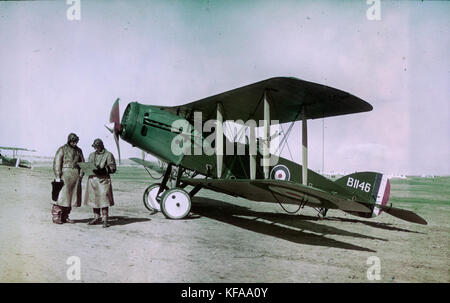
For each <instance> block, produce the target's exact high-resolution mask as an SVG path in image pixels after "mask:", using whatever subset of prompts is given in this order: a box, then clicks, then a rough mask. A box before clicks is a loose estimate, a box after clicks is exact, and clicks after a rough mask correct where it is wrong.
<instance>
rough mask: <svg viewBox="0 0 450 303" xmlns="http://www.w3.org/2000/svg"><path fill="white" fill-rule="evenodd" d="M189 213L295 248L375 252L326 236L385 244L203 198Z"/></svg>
mask: <svg viewBox="0 0 450 303" xmlns="http://www.w3.org/2000/svg"><path fill="white" fill-rule="evenodd" d="M191 211H192V213H194V214H196V215H201V216H203V217H207V218H210V219H214V220H217V221H220V222H224V223H227V224H231V225H234V226H237V227H240V228H244V229H247V230H250V231H253V232H257V233H260V234H265V235H268V236H272V237H276V238H279V239H284V240H287V241H290V242H294V243H298V244H306V245H315V246H326V247H335V248H342V249H349V250H357V251H367V252H376V251H374V250H372V249H369V248H365V247H361V246H358V245H354V244H350V243H345V242H342V241H338V240H334V239H330V238H327V237H326V235H338V236H347V237H353V238H362V239H370V240H379V241H387V240H386V239H381V238H376V237H372V236H368V235H363V234H358V233H354V232H349V231H346V230H342V229H338V228H335V227H330V226H326V225H323V224H318V223H315V222H314V221H318V220H319V219H318V218H317V217H314V216H303V215H292V214H279V213H269V212H259V211H253V210H251V209H249V208H247V207H242V206H237V205H234V204H231V203H227V202H223V201H218V200H214V199H210V198H205V197H195V198H194V199H193V203H192V208H191Z"/></svg>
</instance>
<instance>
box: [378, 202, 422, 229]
mask: <svg viewBox="0 0 450 303" xmlns="http://www.w3.org/2000/svg"><path fill="white" fill-rule="evenodd" d="M375 207H378V208H381V209H382V210H383V211H384V212H386V213H388V214H390V215H391V216H394V217H397V218H399V219H402V220H405V221H408V222H412V223H417V224H422V225H427V224H428V223H427V221H425V220H424V219H423V218H422V217H420V216H419V215H417V214H415V213H413V212H412V211H409V210H406V209H400V208H395V207H390V206H386V205H375Z"/></svg>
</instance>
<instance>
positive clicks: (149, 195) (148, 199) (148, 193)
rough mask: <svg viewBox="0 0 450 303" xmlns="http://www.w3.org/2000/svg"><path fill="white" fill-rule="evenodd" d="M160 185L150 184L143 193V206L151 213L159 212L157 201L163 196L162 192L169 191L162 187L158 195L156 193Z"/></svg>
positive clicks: (159, 207)
mask: <svg viewBox="0 0 450 303" xmlns="http://www.w3.org/2000/svg"><path fill="white" fill-rule="evenodd" d="M161 185H162V183H155V184H152V185H150V186H149V187H147V188H146V189H145V192H144V196H143V201H144V206H145V208H147V209H148V210H149V211H151V212H152V213H156V212H158V211H161V205H160V204H159V200H160V199H161V196H162V195H163V194H164V192H165V191H166V190H168V189H169V188H168V187H167V186H164V187H163V190H162V192H161V193H160V194H159V195H158V191H159V189H160V188H161Z"/></svg>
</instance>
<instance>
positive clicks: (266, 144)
mask: <svg viewBox="0 0 450 303" xmlns="http://www.w3.org/2000/svg"><path fill="white" fill-rule="evenodd" d="M263 136H264V138H263V148H264V152H263V163H264V179H269V168H270V167H269V159H270V104H269V100H268V98H267V90H266V91H264V133H263Z"/></svg>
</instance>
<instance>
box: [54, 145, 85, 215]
mask: <svg viewBox="0 0 450 303" xmlns="http://www.w3.org/2000/svg"><path fill="white" fill-rule="evenodd" d="M78 162H84V156H83V152H82V151H81V149H80V148H79V147H78V146H76V147H72V146H70V145H69V144H64V145H63V146H61V147H60V148H58V150H57V151H56V154H55V158H54V159H53V172H54V174H55V178H61V179H62V180H63V181H64V186H63V187H62V189H61V191H60V192H59V196H58V200H57V201H56V202H53V201H52V203H53V204H56V205H60V206H65V207H80V206H81V177H82V176H83V172H82V171H80V167H79V166H78ZM80 175H81V177H80Z"/></svg>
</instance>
